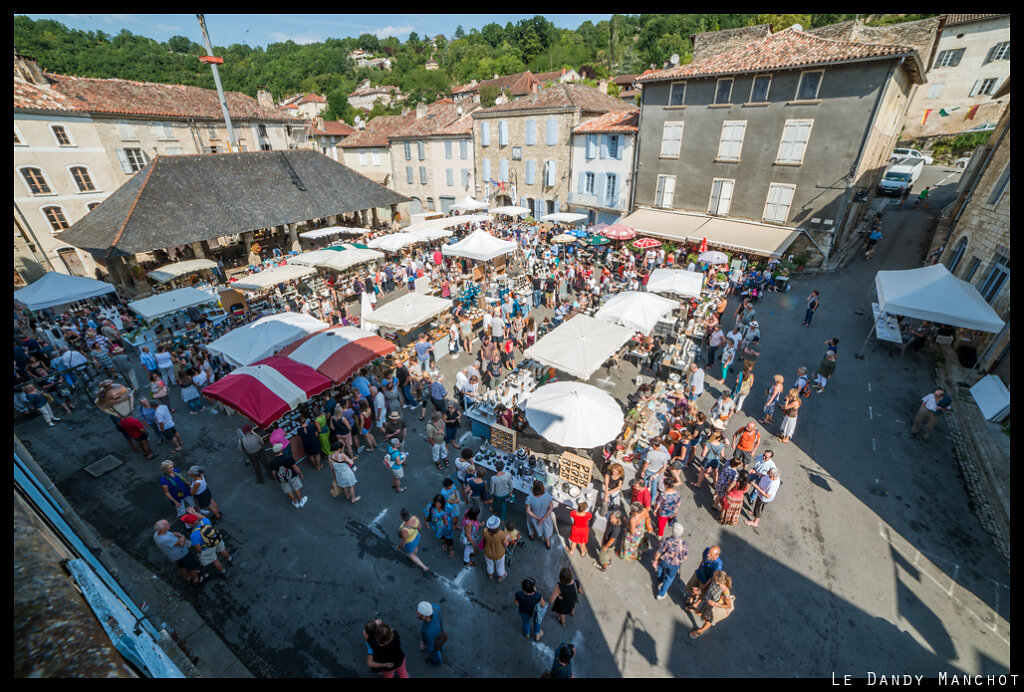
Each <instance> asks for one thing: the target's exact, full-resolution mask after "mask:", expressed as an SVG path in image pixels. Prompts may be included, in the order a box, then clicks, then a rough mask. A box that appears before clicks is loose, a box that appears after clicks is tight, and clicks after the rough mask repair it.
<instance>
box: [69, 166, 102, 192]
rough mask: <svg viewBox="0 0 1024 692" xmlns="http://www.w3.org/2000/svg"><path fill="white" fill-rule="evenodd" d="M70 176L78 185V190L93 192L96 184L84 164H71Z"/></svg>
mask: <svg viewBox="0 0 1024 692" xmlns="http://www.w3.org/2000/svg"><path fill="white" fill-rule="evenodd" d="M70 170H71V177H72V178H73V179H74V181H75V185H77V186H78V191H79V192H95V191H96V186H95V185H94V184H93V182H92V176H91V175H89V169H88V168H86V167H85V166H72V167H71V169H70Z"/></svg>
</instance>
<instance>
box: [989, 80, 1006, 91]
mask: <svg viewBox="0 0 1024 692" xmlns="http://www.w3.org/2000/svg"><path fill="white" fill-rule="evenodd" d="M1004 81H1006V77H996V83H995V84H993V85H992V88H991V89H989V90H988V93H989V94H995V93H996V92H997V91H999V87H1001V86H1002V85H1003V82H1004Z"/></svg>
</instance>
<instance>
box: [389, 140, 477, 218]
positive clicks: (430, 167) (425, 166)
mask: <svg viewBox="0 0 1024 692" xmlns="http://www.w3.org/2000/svg"><path fill="white" fill-rule="evenodd" d="M421 150H422V153H423V158H422V159H421V158H420V151H421ZM391 159H392V166H393V168H394V171H395V174H394V178H393V182H392V184H391V185H389V187H390V188H391V189H392V190H394V191H395V192H397V193H399V194H401V195H405V196H407V197H409V198H411V200H412V201H410V202H409V203H408V204H400V205H399V209H404V210H406V211H407V212H408V213H409V214H419V213H421V212H425V211H441V212H446V211H448V208H449V207H450V206H451V205H452V204H454V203H455V202H458V201H459V200H460V199H462V198H463V197H465V196H467V195H472V194H473V190H474V182H475V180H476V176H475V175H474V171H473V142H472V139H471V138H470V137H469V136H468V135H467V136H465V137H441V136H433V135H428V136H424V137H418V138H405V137H392V139H391Z"/></svg>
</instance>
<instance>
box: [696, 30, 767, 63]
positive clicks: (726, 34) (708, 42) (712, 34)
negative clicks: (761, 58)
mask: <svg viewBox="0 0 1024 692" xmlns="http://www.w3.org/2000/svg"><path fill="white" fill-rule="evenodd" d="M771 33H772V27H771V25H770V24H757V25H756V26H741V27H739V28H737V29H725V30H723V31H706V32H704V33H703V34H694V35H693V36H692V37H691V38H692V40H693V62H697V61H698V60H703V59H704V58H710V57H711V56H713V55H718V54H719V53H724V52H725V51H727V50H732V49H733V48H739V47H740V46H745V45H746V44H748V43H752V42H754V41H757V40H760V39H762V38H766V37H767V36H770V35H771Z"/></svg>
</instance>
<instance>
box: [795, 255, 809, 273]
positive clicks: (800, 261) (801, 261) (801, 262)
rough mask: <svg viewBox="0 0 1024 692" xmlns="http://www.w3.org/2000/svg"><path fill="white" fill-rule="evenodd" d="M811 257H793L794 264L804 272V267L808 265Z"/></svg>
mask: <svg viewBox="0 0 1024 692" xmlns="http://www.w3.org/2000/svg"><path fill="white" fill-rule="evenodd" d="M809 260H810V258H809V257H808V256H807V255H797V256H796V257H794V258H793V266H795V267H796V270H797V271H798V272H802V271H803V270H804V267H805V266H807V262H808V261H809Z"/></svg>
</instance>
